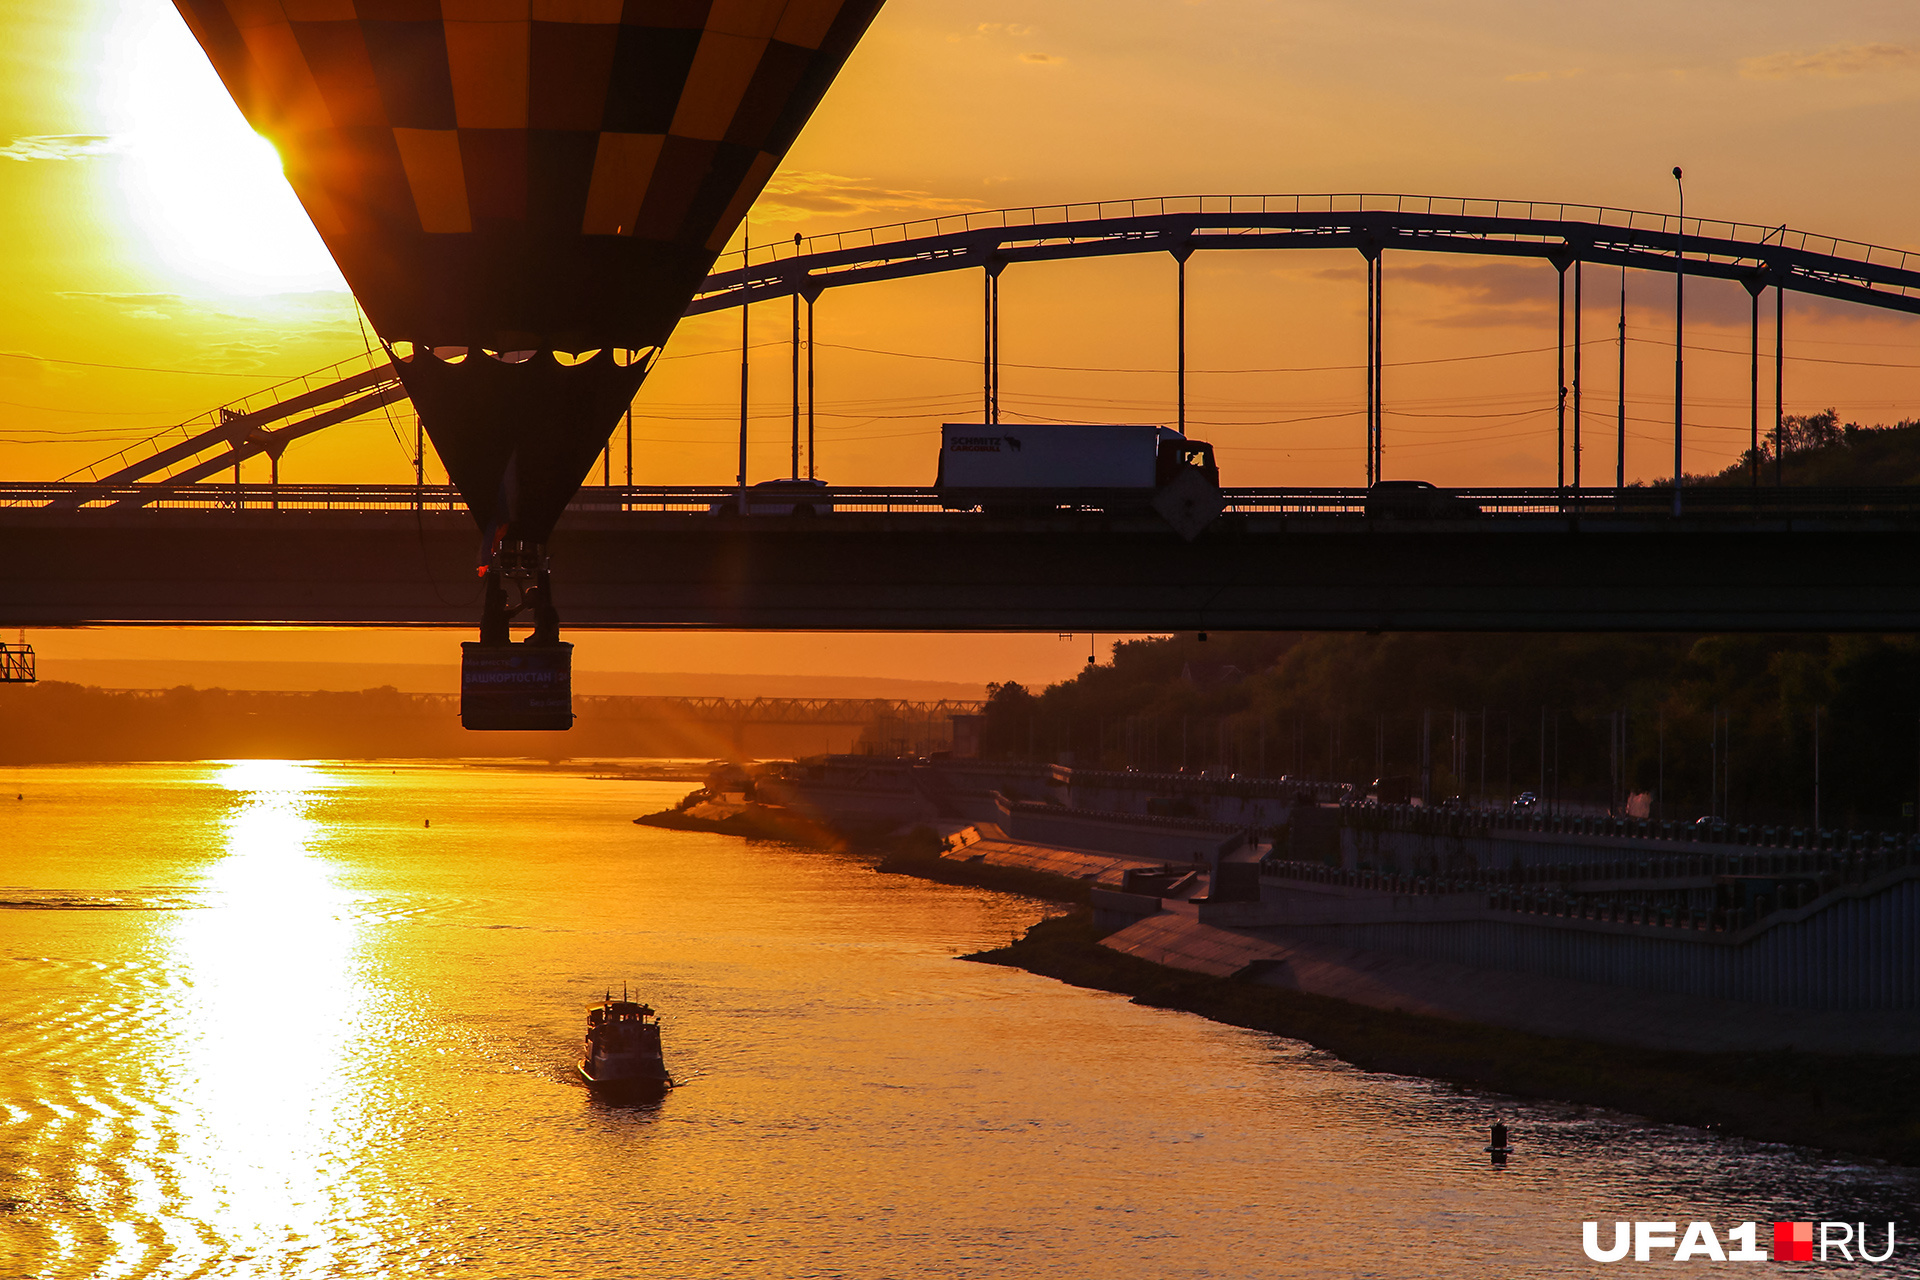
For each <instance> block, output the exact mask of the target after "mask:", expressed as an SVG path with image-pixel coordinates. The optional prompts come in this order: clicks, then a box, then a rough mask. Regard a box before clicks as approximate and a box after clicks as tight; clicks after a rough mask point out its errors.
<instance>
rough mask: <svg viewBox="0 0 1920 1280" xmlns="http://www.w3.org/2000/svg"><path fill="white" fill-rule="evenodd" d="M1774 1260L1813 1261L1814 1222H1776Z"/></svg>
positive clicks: (1774, 1229)
mask: <svg viewBox="0 0 1920 1280" xmlns="http://www.w3.org/2000/svg"><path fill="white" fill-rule="evenodd" d="M1773 1260H1774V1261H1775V1262H1812V1261H1813V1224H1812V1223H1811V1222H1776V1223H1774V1224H1773Z"/></svg>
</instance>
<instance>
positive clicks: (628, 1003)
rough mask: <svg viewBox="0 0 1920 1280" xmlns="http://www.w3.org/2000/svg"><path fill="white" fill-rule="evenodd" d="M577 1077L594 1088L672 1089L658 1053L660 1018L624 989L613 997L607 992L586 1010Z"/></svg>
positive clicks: (669, 1078)
mask: <svg viewBox="0 0 1920 1280" xmlns="http://www.w3.org/2000/svg"><path fill="white" fill-rule="evenodd" d="M579 1069H580V1078H581V1079H583V1080H585V1081H586V1082H587V1083H588V1084H589V1085H592V1086H594V1087H595V1088H600V1089H607V1090H616V1089H618V1090H625V1091H631V1092H647V1093H664V1092H665V1091H666V1090H668V1089H671V1088H673V1086H674V1079H673V1077H672V1076H671V1075H668V1074H667V1065H666V1062H665V1061H664V1060H663V1059H662V1058H661V1056H660V1018H659V1015H658V1014H656V1013H654V1011H653V1009H652V1007H651V1006H649V1005H644V1004H640V1003H639V1002H638V1001H634V1000H629V999H627V993H626V992H625V991H624V990H623V991H622V992H621V993H620V998H619V999H618V1000H615V999H614V998H613V993H612V992H611V991H609V992H608V993H607V997H606V999H605V1000H604V1001H602V1002H601V1004H600V1005H599V1006H598V1007H596V1008H593V1009H590V1010H588V1011H587V1039H586V1057H584V1058H582V1059H581V1060H580V1063H579Z"/></svg>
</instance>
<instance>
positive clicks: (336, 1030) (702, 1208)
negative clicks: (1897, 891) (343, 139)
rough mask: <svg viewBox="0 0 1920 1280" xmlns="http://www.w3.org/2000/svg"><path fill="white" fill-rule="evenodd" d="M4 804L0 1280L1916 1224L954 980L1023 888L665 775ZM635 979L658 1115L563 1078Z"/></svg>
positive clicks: (92, 777)
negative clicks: (658, 1059) (700, 819)
mask: <svg viewBox="0 0 1920 1280" xmlns="http://www.w3.org/2000/svg"><path fill="white" fill-rule="evenodd" d="M4 786H5V792H4V793H5V794H6V795H7V796H12V795H14V794H16V793H20V794H24V795H25V797H26V798H25V799H24V800H21V801H17V802H14V803H13V805H12V806H11V807H9V808H0V849H4V850H5V859H6V860H5V863H4V869H0V1017H3V1018H4V1019H5V1023H6V1027H7V1035H6V1039H5V1041H4V1043H0V1276H15V1275H18V1276H34V1277H56V1276H57V1277H66V1276H116V1277H119V1276H125V1277H136V1276H137V1277H145V1276H164V1277H188V1276H203V1275H204V1276H261V1277H267V1276H272V1277H309V1276H311V1277H322V1276H326V1277H332V1276H382V1277H386V1276H396V1277H400V1276H437V1275H474V1276H489V1277H492V1276H501V1277H509V1278H512V1277H547V1276H554V1275H562V1274H565V1275H582V1276H661V1277H686V1276H766V1277H800V1276H815V1275H820V1276H826V1275H832V1276H855V1277H882V1276H922V1275H938V1276H1004V1277H1029V1276H1043V1277H1045V1276H1059V1277H1079V1276H1096V1277H1109V1276H1111V1277H1143V1278H1144V1277H1200V1276H1280V1275H1286V1276H1322V1275H1333V1276H1345V1275H1356V1276H1358V1275H1369V1276H1410V1277H1411V1276H1468V1275H1472V1276H1475V1277H1485V1276H1536V1275H1585V1274H1591V1273H1595V1272H1602V1273H1614V1272H1619V1273H1622V1274H1633V1273H1635V1272H1636V1271H1645V1270H1648V1269H1650V1268H1645V1267H1642V1268H1636V1267H1635V1266H1634V1265H1633V1264H1631V1263H1628V1264H1622V1265H1618V1266H1611V1267H1597V1266H1596V1264H1593V1263H1590V1262H1588V1261H1587V1260H1586V1259H1585V1258H1584V1257H1583V1256H1582V1254H1581V1252H1580V1248H1579V1223H1580V1221H1581V1220H1582V1219H1584V1218H1601V1219H1606V1220H1609V1221H1611V1220H1612V1219H1614V1218H1659V1219H1676V1218H1677V1219H1678V1220H1679V1221H1681V1222H1683V1223H1684V1222H1686V1221H1688V1220H1690V1219H1693V1218H1706V1219H1712V1220H1714V1221H1716V1222H1718V1223H1720V1224H1721V1225H1722V1226H1723V1228H1724V1227H1725V1226H1731V1225H1733V1224H1735V1223H1737V1222H1739V1221H1743V1220H1747V1219H1757V1220H1762V1221H1763V1222H1770V1221H1772V1220H1774V1219H1776V1218H1779V1219H1784V1218H1805V1217H1828V1218H1842V1217H1844V1218H1848V1219H1859V1218H1865V1219H1871V1220H1877V1221H1884V1220H1886V1219H1887V1218H1894V1219H1896V1220H1898V1221H1900V1222H1902V1223H1903V1231H1906V1232H1910V1231H1912V1230H1914V1229H1915V1228H1920V1213H1917V1212H1916V1182H1915V1179H1914V1177H1913V1175H1912V1174H1910V1173H1908V1172H1906V1171H1902V1170H1895V1169H1889V1168H1886V1167H1882V1166H1873V1165H1863V1164H1857V1163H1854V1162H1849V1161H1845V1160H1837V1159H1831V1158H1826V1157H1821V1156H1818V1155H1814V1154H1811V1153H1807V1152H1801V1151H1795V1150H1790V1149H1785V1148H1778V1147H1765V1146H1760V1145H1758V1144H1751V1143H1744V1142H1737V1141H1729V1140H1724V1139H1718V1138H1714V1137H1711V1136H1708V1135H1705V1134H1701V1133H1697V1132H1693V1131H1688V1130H1683V1129H1676V1128H1671V1127H1665V1126H1653V1125H1646V1124H1642V1123H1639V1122H1636V1121H1634V1120H1632V1119H1631V1118H1629V1117H1621V1116H1616V1115H1610V1114H1605V1113H1597V1112H1590V1111H1585V1110H1582V1109H1580V1108H1575V1107H1565V1106H1521V1105H1516V1104H1513V1103H1511V1102H1509V1101H1504V1100H1501V1099H1493V1098H1486V1097H1481V1096H1477V1095H1472V1094H1466V1093H1461V1092H1458V1091H1455V1090H1452V1089H1449V1088H1446V1087H1444V1086H1438V1085H1433V1084H1430V1083H1426V1082H1422V1081H1417V1080H1409V1079H1404V1078H1398V1077H1386V1076H1375V1075H1367V1074H1364V1073H1361V1072H1357V1071H1354V1070H1352V1069H1351V1068H1348V1067H1346V1066H1345V1065H1343V1064H1341V1063H1339V1062H1337V1061H1335V1060H1333V1059H1331V1058H1330V1057H1328V1056H1327V1055H1325V1054H1322V1053H1319V1052H1317V1051H1315V1050H1313V1049H1311V1048H1308V1047H1306V1046H1303V1045H1300V1044H1298V1043H1296V1042H1292V1041H1286V1040H1281V1039H1278V1038H1276V1037H1272V1036H1265V1035H1260V1034H1257V1033H1252V1032H1247V1031H1241V1030H1237V1029H1234V1028H1229V1027H1221V1026H1217V1025H1214V1024H1210V1023H1207V1022H1204V1021H1201V1020H1199V1019H1196V1018H1192V1017H1188V1016H1185V1015H1180V1014H1172V1013H1166V1012H1161V1011H1155V1010H1149V1009H1143V1008H1140V1007H1138V1006H1135V1005H1132V1004H1130V1003H1128V1002H1126V1001H1125V1000H1122V999H1120V998H1118V997H1114V996H1109V995H1104V994H1101V993H1096V992H1088V991H1081V990H1077V989H1073V988H1069V987H1064V986H1060V985H1058V984H1055V983H1051V982H1048V981H1045V980H1043V979H1039V978H1035V977H1032V976H1030V975H1027V974H1022V973H1018V972H1013V971H1008V970H1002V969H996V968H989V967H985V966H978V965H970V964H964V963H960V962H957V961H955V960H954V959H953V958H952V957H953V956H954V955H956V954H957V953H959V952H962V951H966V950H972V949H975V948H978V947H980V946H984V945H991V944H993V943H995V942H998V941H1003V940H1005V939H1006V938H1007V937H1008V936H1009V935H1010V934H1012V933H1014V932H1015V931H1017V930H1019V929H1021V928H1023V927H1024V926H1025V925H1026V924H1027V923H1030V922H1031V921H1032V920H1033V919H1035V918H1036V917H1037V915H1038V914H1039V911H1040V908H1039V907H1038V906H1037V905H1036V904H1032V903H1027V902H1023V901H1021V900H1018V899H1012V898H1008V897H1004V896H1001V895H995V894H988V893H982V892H978V891H973V890H968V889H958V888H953V887H948V886H938V885H929V884H925V883H921V882H918V881H913V880H907V879H902V878H897V877H887V876H879V875H876V874H874V873H873V872H872V871H871V869H870V868H868V867H867V866H866V865H865V864H863V863H861V862H859V861H858V860H856V859H848V858H838V857H832V856H828V855H822V854H814V853H806V852H801V851H795V850H789V849H784V848H780V847H778V846H770V845H747V844H745V843H742V842H738V841H733V840H728V839H725V838H720V837H709V836H701V835H688V834H675V833H668V832H661V831H655V830H651V829H647V828H638V827H635V826H633V825H632V823H631V821H630V819H631V817H632V816H633V815H634V814H636V813H641V812H646V811H648V810H650V809H653V808H658V807H661V805H662V804H663V803H665V802H667V801H668V800H670V799H671V798H672V797H673V796H674V795H675V794H677V792H678V791H679V790H680V788H678V787H677V786H674V785H671V784H653V783H630V782H612V781H600V780H595V779H591V778H585V777H579V776H568V775H562V774H555V773H551V772H547V771H544V770H509V769H500V768H492V769H478V768H460V767H453V766H437V765H416V766H412V767H393V766H388V765H377V766H374V765H349V764H318V765H316V764H289V763H277V762H247V763H236V764H226V765H218V764H215V765H196V766H112V767H94V768H41V769H22V770H15V771H12V772H11V773H9V774H8V775H7V776H6V778H5V780H4ZM429 820H431V823H432V825H431V826H428V825H426V824H427V822H428V821H429ZM622 982H629V983H632V984H633V986H634V988H635V990H636V991H637V992H638V993H639V994H641V995H642V996H644V998H646V999H648V1000H650V1001H651V1002H653V1003H654V1004H655V1005H657V1006H659V1007H660V1008H661V1009H662V1010H663V1011H664V1012H665V1014H666V1019H665V1026H666V1042H667V1051H668V1055H669V1065H670V1066H671V1067H673V1069H674V1070H675V1071H676V1073H677V1074H680V1075H683V1076H690V1077H693V1083H692V1084H690V1085H689V1086H688V1087H687V1088H684V1089H682V1090H679V1091H677V1092H675V1093H674V1094H672V1095H670V1096H669V1097H668V1098H666V1099H665V1100H664V1101H663V1102H661V1103H659V1104H658V1105H652V1106H617V1105H610V1104H607V1103H604V1102H602V1101H599V1100H596V1099H595V1098H594V1097H593V1096H592V1095H590V1094H588V1093H587V1092H586V1091H585V1090H584V1089H583V1088H581V1087H580V1085H579V1084H578V1082H577V1080H576V1079H574V1078H573V1076H572V1074H571V1062H572V1059H573V1058H574V1056H576V1055H575V1050H576V1047H577V1045H578V1041H579V1035H580V1031H581V1026H582V1020H583V1011H584V1006H585V1005H586V1004H587V1003H588V1001H589V1000H591V999H592V998H594V997H595V996H596V995H597V994H598V993H599V991H600V990H602V989H604V987H605V986H606V985H607V984H609V983H611V984H613V985H615V986H616V987H617V986H618V985H619V984H620V983H622ZM1497 1115H1505V1116H1506V1117H1507V1119H1508V1120H1509V1122H1510V1123H1512V1124H1513V1125H1514V1127H1515V1132H1516V1137H1517V1138H1518V1140H1519V1143H1520V1153H1519V1155H1518V1156H1517V1157H1516V1159H1515V1161H1514V1162H1513V1164H1512V1165H1511V1166H1510V1167H1509V1168H1507V1169H1505V1170H1503V1171H1499V1172H1495V1171H1493V1170H1491V1169H1489V1168H1488V1167H1487V1166H1486V1164H1485V1159H1486V1157H1485V1156H1484V1154H1482V1153H1481V1151H1480V1149H1479V1148H1480V1146H1481V1145H1482V1143H1483V1142H1484V1136H1483V1135H1484V1126H1485V1125H1486V1124H1487V1123H1489V1122H1490V1121H1491V1119H1493V1118H1494V1117H1495V1116H1497ZM1903 1238H1904V1237H1903ZM1913 1257H1914V1253H1913V1250H1912V1248H1911V1247H1910V1246H1907V1247H1903V1249H1902V1251H1901V1253H1900V1254H1899V1255H1897V1256H1896V1259H1895V1261H1894V1262H1893V1263H1890V1264H1887V1265H1886V1266H1881V1267H1867V1266H1855V1267H1852V1268H1849V1269H1848V1273H1849V1274H1855V1275H1870V1274H1904V1275H1912V1274H1920V1268H1916V1267H1915V1266H1914V1264H1913ZM1687 1265H1689V1266H1704V1267H1705V1268H1706V1269H1708V1270H1718V1269H1719V1268H1717V1267H1715V1266H1714V1265H1713V1264H1687ZM1728 1265H1735V1264H1728Z"/></svg>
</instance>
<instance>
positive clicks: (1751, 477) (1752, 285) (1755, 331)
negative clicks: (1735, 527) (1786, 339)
mask: <svg viewBox="0 0 1920 1280" xmlns="http://www.w3.org/2000/svg"><path fill="white" fill-rule="evenodd" d="M1764 288H1766V285H1765V283H1764V282H1762V281H1760V280H1749V281H1747V302H1748V304H1749V306H1748V310H1749V313H1750V323H1749V325H1748V327H1747V356H1748V361H1747V484H1748V487H1750V488H1754V489H1758V488H1759V487H1760V291H1761V290H1762V289H1764Z"/></svg>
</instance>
